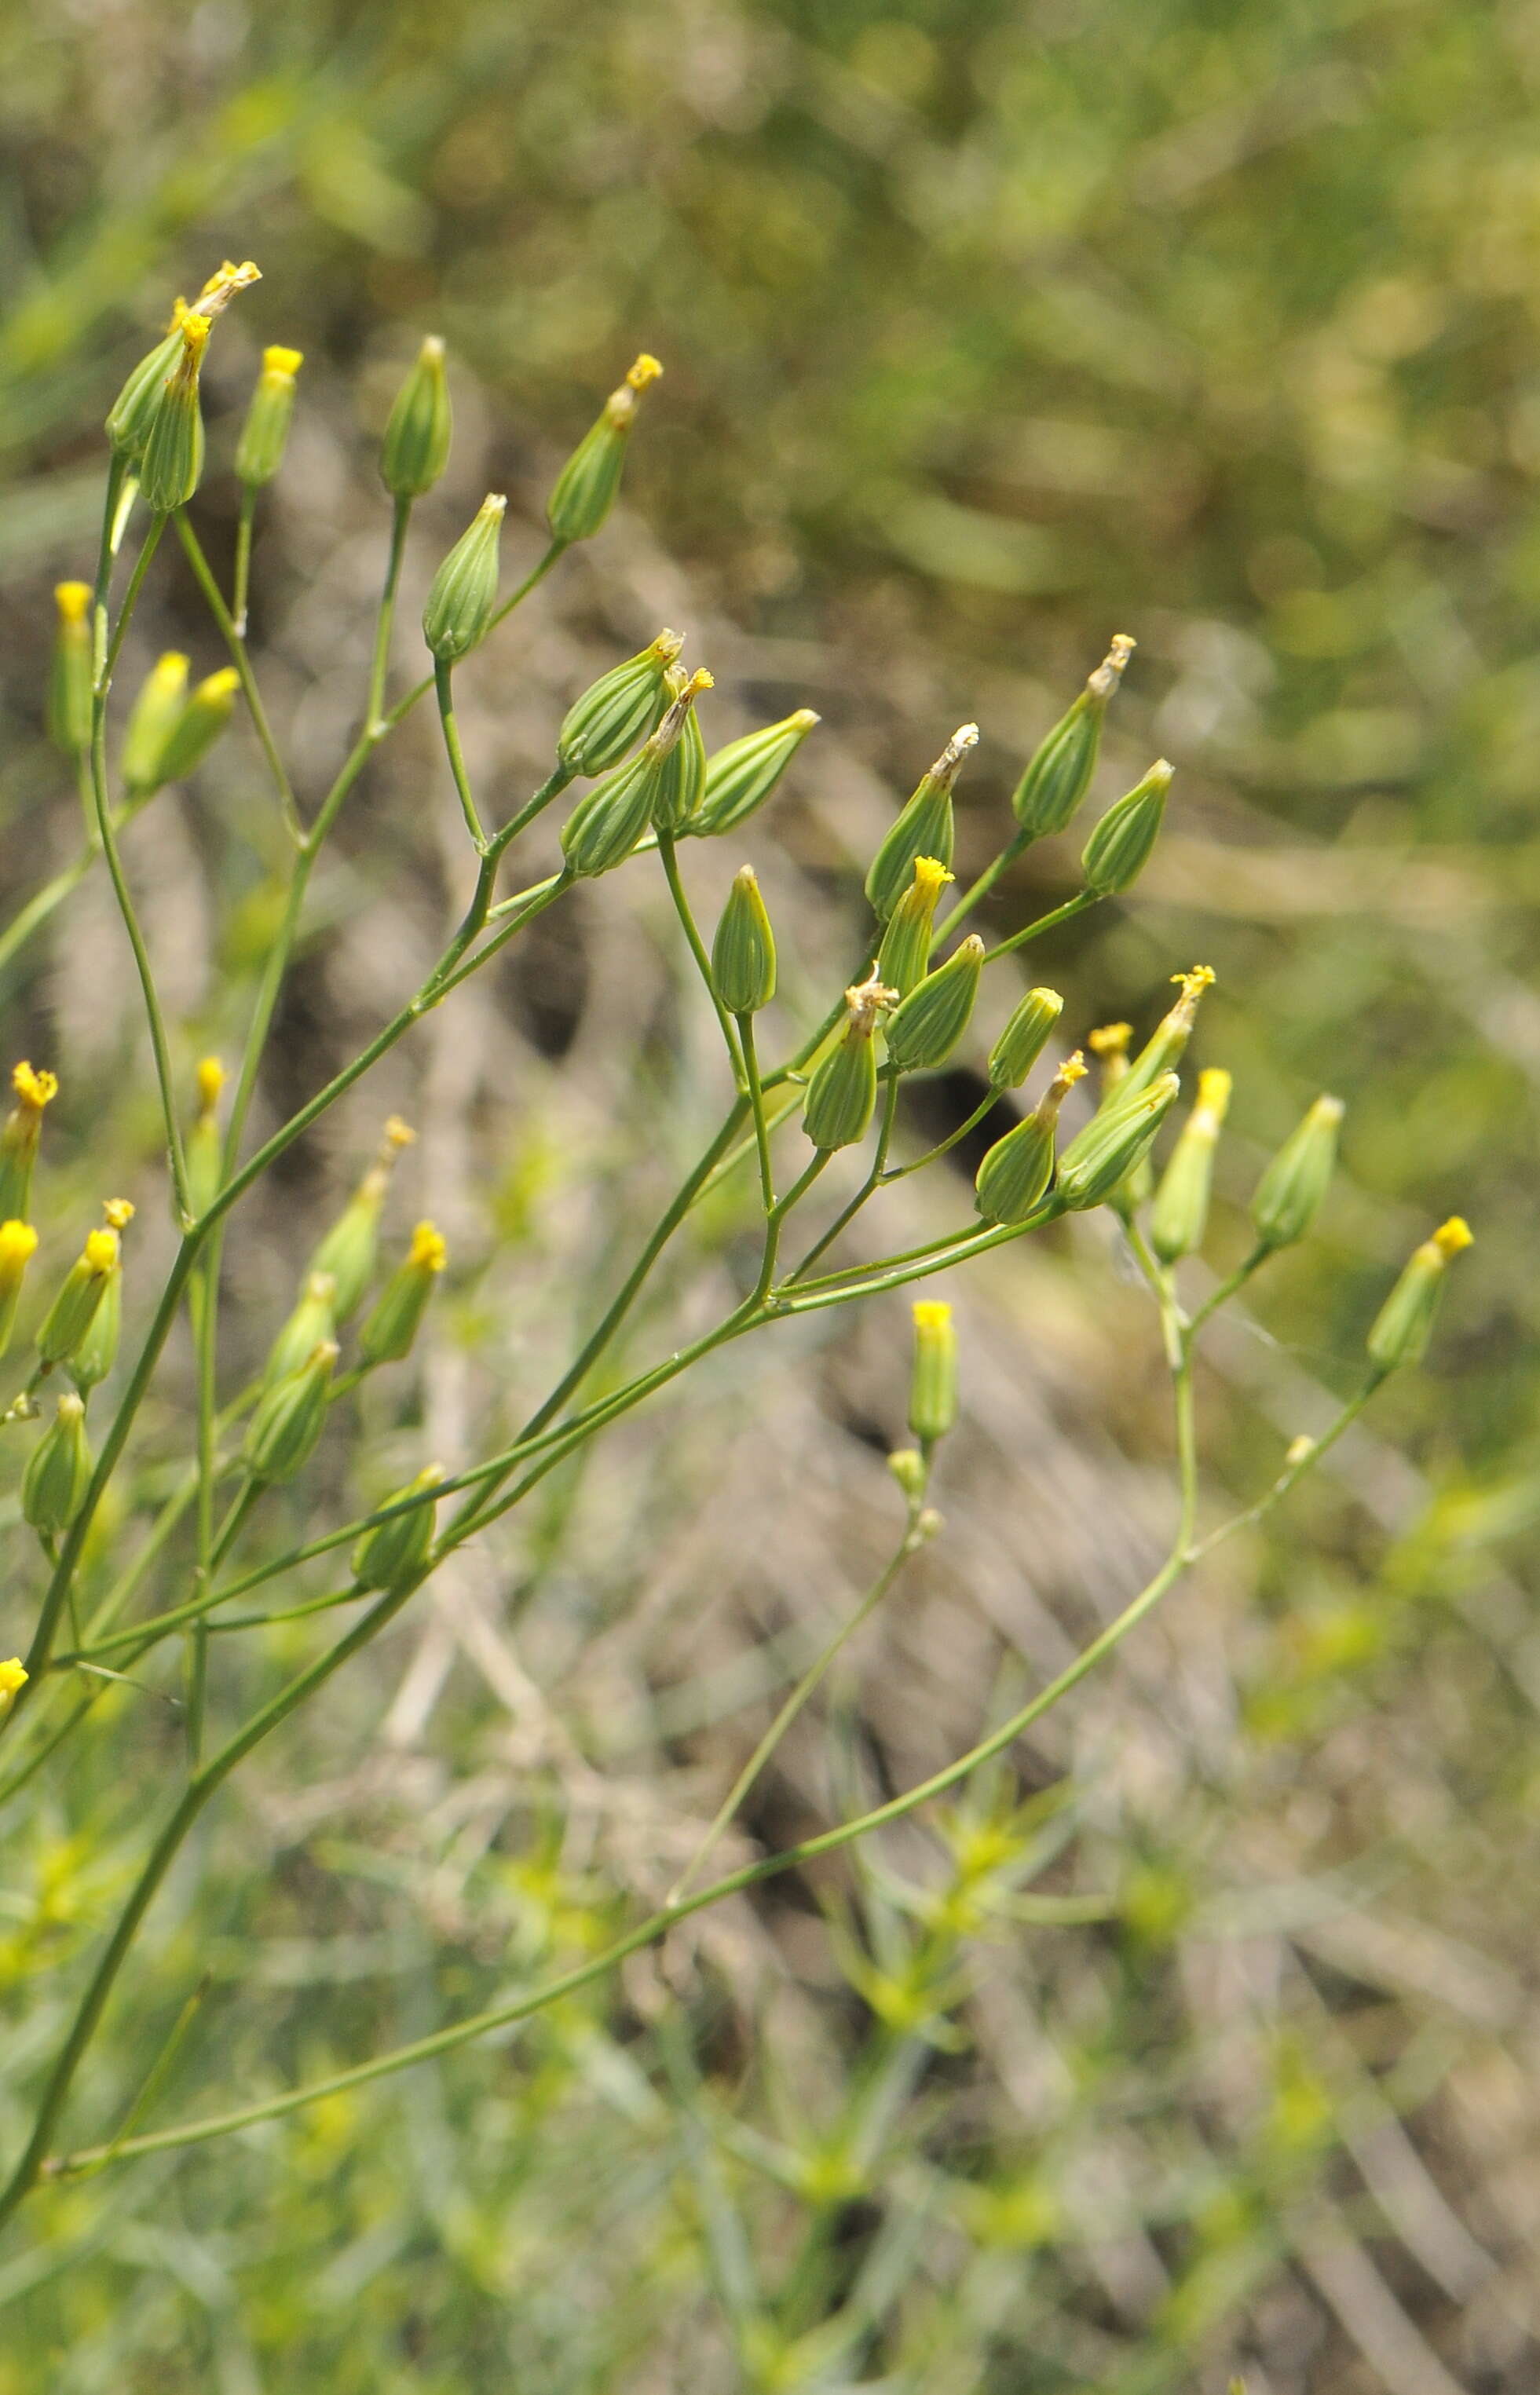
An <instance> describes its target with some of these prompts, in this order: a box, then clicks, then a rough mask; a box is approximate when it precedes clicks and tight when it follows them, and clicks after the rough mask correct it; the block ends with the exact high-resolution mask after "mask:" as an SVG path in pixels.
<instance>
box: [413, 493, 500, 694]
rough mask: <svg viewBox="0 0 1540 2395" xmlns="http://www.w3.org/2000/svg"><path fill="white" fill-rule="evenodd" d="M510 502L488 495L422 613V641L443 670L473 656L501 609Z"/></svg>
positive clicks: (435, 580) (440, 572) (442, 568)
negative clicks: (501, 551)
mask: <svg viewBox="0 0 1540 2395" xmlns="http://www.w3.org/2000/svg"><path fill="white" fill-rule="evenodd" d="M507 508H508V501H507V500H506V499H505V498H504V497H503V496H502V494H501V493H500V492H498V491H488V493H487V495H486V496H485V499H483V501H482V503H481V506H480V508H479V509H477V511H476V515H475V518H474V520H473V521H472V523H471V525H470V527H469V528H468V530H466V531H465V532H462V533H461V535H460V536H459V538H458V540H457V541H456V543H455V546H454V548H453V549H451V550H450V551H449V554H448V556H447V557H446V558H445V561H444V563H443V564H442V565H441V566H440V567H439V570H438V572H437V573H436V574H435V575H434V576H433V581H432V588H431V589H430V591H429V593H428V604H427V605H426V607H424V609H423V611H422V637H423V639H424V640H425V641H426V642H427V643H428V646H429V647H430V649H431V651H432V653H433V655H434V656H435V657H436V658H437V659H438V662H439V664H440V665H454V664H455V663H456V662H457V660H458V659H459V658H460V657H463V656H468V655H470V653H471V650H472V649H473V648H474V647H475V645H476V643H477V642H478V641H479V640H481V638H482V637H483V635H484V634H485V630H486V628H487V626H488V624H490V622H491V621H492V611H493V609H494V608H495V607H496V605H497V603H498V539H499V537H500V536H501V533H502V520H503V516H504V514H505V513H506V511H507Z"/></svg>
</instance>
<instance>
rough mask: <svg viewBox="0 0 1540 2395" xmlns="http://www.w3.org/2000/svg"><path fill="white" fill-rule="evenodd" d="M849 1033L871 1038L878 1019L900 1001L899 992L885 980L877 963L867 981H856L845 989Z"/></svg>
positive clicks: (862, 1037) (859, 1037) (858, 1036)
mask: <svg viewBox="0 0 1540 2395" xmlns="http://www.w3.org/2000/svg"><path fill="white" fill-rule="evenodd" d="M844 995H845V1007H846V1010H847V1020H846V1025H845V1028H846V1031H847V1033H848V1034H851V1035H853V1036H854V1037H855V1038H856V1039H870V1037H871V1035H872V1033H873V1031H875V1029H876V1028H877V1024H878V1019H879V1017H880V1016H881V1015H882V1014H883V1012H884V1011H885V1010H886V1009H887V1008H888V1007H890V1006H896V1005H897V1003H898V993H897V991H896V989H890V988H889V987H888V986H886V984H885V983H884V982H883V977H882V975H881V973H879V972H878V970H877V968H876V966H875V965H873V966H872V967H871V970H870V973H868V974H867V977H866V979H865V981H863V982H856V983H854V984H852V986H851V987H850V988H849V989H847V990H846V991H845V994H844Z"/></svg>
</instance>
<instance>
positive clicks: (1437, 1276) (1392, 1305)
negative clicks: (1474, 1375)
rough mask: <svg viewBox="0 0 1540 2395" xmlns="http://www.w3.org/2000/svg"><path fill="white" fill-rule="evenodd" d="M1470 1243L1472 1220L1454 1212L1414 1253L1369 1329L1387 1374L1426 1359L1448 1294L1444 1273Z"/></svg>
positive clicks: (1371, 1346)
mask: <svg viewBox="0 0 1540 2395" xmlns="http://www.w3.org/2000/svg"><path fill="white" fill-rule="evenodd" d="M1470 1244H1471V1234H1470V1226H1469V1224H1467V1223H1466V1222H1465V1221H1464V1219H1463V1218H1462V1217H1461V1216H1460V1215H1458V1214H1452V1215H1451V1216H1450V1218H1449V1221H1448V1222H1447V1223H1440V1225H1439V1227H1438V1229H1437V1230H1436V1231H1435V1232H1434V1234H1433V1236H1432V1237H1431V1238H1429V1239H1425V1240H1424V1241H1423V1243H1422V1245H1421V1247H1420V1248H1418V1249H1417V1250H1415V1251H1414V1254H1413V1256H1412V1259H1411V1261H1410V1263H1409V1264H1407V1266H1406V1269H1405V1271H1404V1272H1403V1273H1402V1274H1401V1278H1400V1280H1398V1281H1397V1283H1396V1286H1395V1288H1394V1289H1393V1290H1391V1292H1390V1294H1389V1296H1388V1297H1387V1299H1386V1301H1385V1303H1384V1304H1383V1305H1382V1306H1381V1308H1380V1310H1379V1313H1378V1315H1377V1316H1376V1317H1375V1319H1374V1328H1373V1329H1372V1330H1371V1331H1370V1333H1369V1340H1368V1346H1369V1355H1370V1358H1371V1360H1372V1361H1373V1362H1374V1363H1375V1364H1377V1365H1378V1367H1379V1369H1380V1370H1381V1371H1382V1372H1393V1371H1396V1370H1399V1369H1400V1368H1401V1366H1402V1365H1405V1364H1417V1363H1420V1362H1421V1360H1422V1357H1423V1354H1424V1352H1425V1350H1426V1348H1427V1341H1428V1334H1429V1332H1430V1331H1431V1330H1432V1328H1433V1318H1434V1317H1435V1315H1436V1314H1437V1313H1438V1310H1439V1301H1440V1298H1441V1297H1442V1295H1443V1283H1444V1275H1445V1273H1446V1272H1447V1270H1448V1268H1449V1264H1450V1263H1451V1261H1452V1259H1453V1258H1454V1257H1455V1256H1457V1255H1459V1254H1460V1252H1461V1251H1462V1250H1463V1249H1466V1248H1468V1247H1469V1246H1470Z"/></svg>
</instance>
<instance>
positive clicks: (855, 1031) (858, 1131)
mask: <svg viewBox="0 0 1540 2395" xmlns="http://www.w3.org/2000/svg"><path fill="white" fill-rule="evenodd" d="M896 995H897V994H896V991H894V990H891V989H888V988H885V987H884V986H883V982H882V980H881V979H880V977H879V975H878V973H877V971H876V969H875V967H873V969H872V971H871V973H870V974H869V975H868V977H867V979H866V980H865V981H864V982H862V983H860V984H859V985H858V986H856V987H855V988H853V989H847V990H846V992H845V1010H846V1012H845V1027H844V1031H843V1035H842V1037H841V1039H840V1043H839V1045H838V1047H836V1048H833V1049H831V1050H830V1053H829V1054H828V1055H827V1056H826V1057H825V1058H824V1060H823V1063H822V1064H821V1065H818V1067H817V1069H816V1071H815V1073H814V1075H813V1078H812V1079H811V1080H810V1081H809V1083H808V1085H807V1097H806V1100H805V1102H804V1105H803V1130H804V1131H806V1133H807V1136H808V1138H809V1139H810V1140H811V1141H812V1143H813V1145H814V1146H815V1147H821V1148H824V1149H833V1148H836V1147H852V1146H854V1145H855V1144H856V1141H857V1140H858V1139H860V1138H862V1137H863V1136H864V1134H865V1131H866V1128H867V1125H868V1124H869V1123H870V1120H871V1115H872V1109H873V1107H874V1106H875V1105H876V1104H877V1058H876V1054H875V1052H874V1051H873V1048H872V1034H873V1032H874V1031H875V1030H876V1028H877V1022H878V1017H879V1016H880V1015H881V1014H882V1012H883V1009H884V1008H885V1007H890V1006H892V1005H893V1004H894V1003H895V1000H896Z"/></svg>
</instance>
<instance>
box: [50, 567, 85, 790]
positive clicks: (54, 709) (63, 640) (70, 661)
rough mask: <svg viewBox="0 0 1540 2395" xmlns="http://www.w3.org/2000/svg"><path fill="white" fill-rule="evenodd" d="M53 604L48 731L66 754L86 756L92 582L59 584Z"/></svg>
mask: <svg viewBox="0 0 1540 2395" xmlns="http://www.w3.org/2000/svg"><path fill="white" fill-rule="evenodd" d="M54 605H55V607H56V608H57V610H58V619H57V621H56V623H55V626H54V648H53V669H52V671H51V673H50V674H49V677H48V735H49V737H50V739H51V740H52V741H53V742H54V745H55V746H56V748H62V749H63V751H64V754H65V755H66V757H84V756H85V754H86V750H87V749H88V748H90V745H91V620H90V619H91V586H90V584H89V583H88V582H60V583H58V584H56V586H55V589H54Z"/></svg>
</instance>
